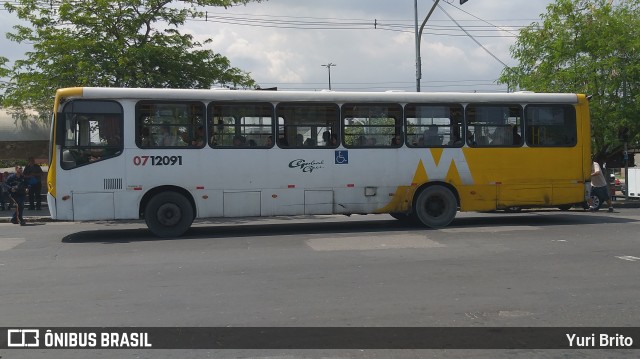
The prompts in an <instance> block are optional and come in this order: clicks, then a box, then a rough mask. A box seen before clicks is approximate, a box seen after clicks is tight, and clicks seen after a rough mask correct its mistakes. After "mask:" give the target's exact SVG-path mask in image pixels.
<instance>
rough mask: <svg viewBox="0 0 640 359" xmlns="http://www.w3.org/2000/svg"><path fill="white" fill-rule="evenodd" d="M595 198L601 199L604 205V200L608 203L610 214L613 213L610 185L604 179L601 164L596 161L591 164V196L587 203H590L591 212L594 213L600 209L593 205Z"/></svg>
mask: <svg viewBox="0 0 640 359" xmlns="http://www.w3.org/2000/svg"><path fill="white" fill-rule="evenodd" d="M593 197H598V199H600V203H602V201H603V200H605V201H607V205H609V212H613V205H612V204H611V196H610V195H609V184H608V183H607V180H606V179H605V178H604V174H603V173H602V168H601V167H600V164H598V162H596V161H593V163H592V164H591V194H590V195H589V199H588V201H587V202H588V203H589V210H590V211H592V212H593V211H597V210H598V208H597V207H596V206H595V205H594V204H593Z"/></svg>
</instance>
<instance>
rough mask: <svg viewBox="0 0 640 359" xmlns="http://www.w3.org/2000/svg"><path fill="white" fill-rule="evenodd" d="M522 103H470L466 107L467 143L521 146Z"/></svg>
mask: <svg viewBox="0 0 640 359" xmlns="http://www.w3.org/2000/svg"><path fill="white" fill-rule="evenodd" d="M522 117H523V116H522V107H521V106H520V105H515V104H514V105H509V104H505V105H500V104H495V105H485V104H470V105H467V108H466V120H467V133H468V135H467V145H469V146H470V147H514V146H521V145H522V140H521V137H520V135H519V134H520V133H522Z"/></svg>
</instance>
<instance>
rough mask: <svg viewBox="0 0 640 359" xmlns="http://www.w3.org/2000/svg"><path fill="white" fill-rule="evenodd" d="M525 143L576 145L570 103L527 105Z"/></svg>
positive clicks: (539, 145) (540, 145) (574, 125)
mask: <svg viewBox="0 0 640 359" xmlns="http://www.w3.org/2000/svg"><path fill="white" fill-rule="evenodd" d="M525 114H526V119H525V121H526V123H527V133H526V135H527V145H528V146H531V147H573V146H575V145H576V139H577V136H578V134H577V127H576V112H575V108H574V107H573V106H571V105H528V106H527V107H526V108H525Z"/></svg>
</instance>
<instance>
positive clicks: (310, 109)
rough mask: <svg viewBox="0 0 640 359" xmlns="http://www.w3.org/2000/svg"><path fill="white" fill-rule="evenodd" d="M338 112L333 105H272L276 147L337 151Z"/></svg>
mask: <svg viewBox="0 0 640 359" xmlns="http://www.w3.org/2000/svg"><path fill="white" fill-rule="evenodd" d="M339 113H340V111H339V108H338V105H336V104H335V103H322V102H318V103H297V102H296V103H293V102H290V103H286V102H282V103H279V104H278V105H277V106H276V116H277V118H278V126H277V132H278V134H277V136H278V146H279V147H281V148H337V147H338V141H337V138H338V135H337V134H338V123H339V122H338V121H339V116H340V115H339Z"/></svg>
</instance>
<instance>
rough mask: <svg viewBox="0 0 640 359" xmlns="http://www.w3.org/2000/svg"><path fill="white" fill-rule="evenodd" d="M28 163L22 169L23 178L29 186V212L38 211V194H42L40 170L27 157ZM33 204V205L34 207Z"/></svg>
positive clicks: (32, 160)
mask: <svg viewBox="0 0 640 359" xmlns="http://www.w3.org/2000/svg"><path fill="white" fill-rule="evenodd" d="M28 161H29V163H28V164H27V165H26V166H25V167H24V177H25V178H26V179H27V184H28V185H29V210H30V211H33V210H34V209H36V210H38V211H39V210H40V206H41V205H40V192H42V168H40V166H38V165H37V164H36V160H35V159H34V158H33V157H29V160H28ZM34 202H35V205H34Z"/></svg>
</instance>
